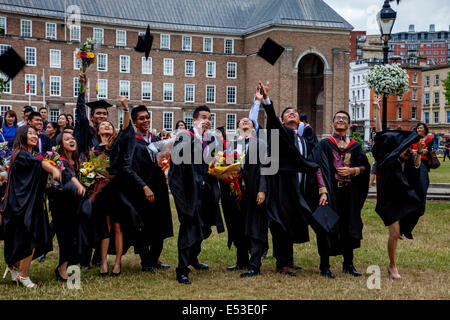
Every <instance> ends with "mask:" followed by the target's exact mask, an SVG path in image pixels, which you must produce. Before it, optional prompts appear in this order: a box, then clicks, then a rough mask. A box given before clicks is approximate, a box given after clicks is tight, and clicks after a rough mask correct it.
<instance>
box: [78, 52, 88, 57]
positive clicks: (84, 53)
mask: <svg viewBox="0 0 450 320" xmlns="http://www.w3.org/2000/svg"><path fill="white" fill-rule="evenodd" d="M80 57H82V58H87V57H88V54H87V52H81V54H80Z"/></svg>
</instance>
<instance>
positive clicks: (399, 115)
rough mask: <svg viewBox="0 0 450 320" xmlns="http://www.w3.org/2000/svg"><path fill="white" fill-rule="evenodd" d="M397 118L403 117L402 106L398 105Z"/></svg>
mask: <svg viewBox="0 0 450 320" xmlns="http://www.w3.org/2000/svg"><path fill="white" fill-rule="evenodd" d="M397 119H398V120H401V119H402V107H398V109H397Z"/></svg>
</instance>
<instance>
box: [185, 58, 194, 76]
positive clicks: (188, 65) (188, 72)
mask: <svg viewBox="0 0 450 320" xmlns="http://www.w3.org/2000/svg"><path fill="white" fill-rule="evenodd" d="M184 76H185V77H195V61H194V60H185V61H184Z"/></svg>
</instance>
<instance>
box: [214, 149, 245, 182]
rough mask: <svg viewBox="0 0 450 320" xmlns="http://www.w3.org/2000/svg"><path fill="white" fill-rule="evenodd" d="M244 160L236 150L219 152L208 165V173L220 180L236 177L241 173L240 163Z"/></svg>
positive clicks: (242, 155) (243, 156)
mask: <svg viewBox="0 0 450 320" xmlns="http://www.w3.org/2000/svg"><path fill="white" fill-rule="evenodd" d="M244 158H245V154H244V153H242V154H239V153H238V152H237V150H231V151H228V152H222V151H219V152H217V153H216V155H215V157H214V160H213V162H211V163H210V164H209V167H208V173H209V174H210V175H213V176H215V177H217V178H220V179H223V178H226V179H228V178H229V177H236V176H237V175H238V174H239V172H240V171H241V163H242V160H243V159H244ZM224 176H225V177H224Z"/></svg>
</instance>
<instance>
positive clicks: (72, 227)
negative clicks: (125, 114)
mask: <svg viewBox="0 0 450 320" xmlns="http://www.w3.org/2000/svg"><path fill="white" fill-rule="evenodd" d="M56 144H57V146H59V150H58V153H59V154H60V156H61V160H62V163H63V165H64V170H63V172H62V177H61V187H60V188H58V189H56V188H51V191H49V198H51V199H49V202H50V211H51V214H52V221H53V223H54V226H55V231H56V238H57V240H58V246H59V264H58V267H57V268H56V269H55V275H56V279H57V280H62V281H65V280H67V279H68V278H69V276H68V274H67V267H68V266H69V265H75V264H78V263H79V262H80V259H81V254H82V249H83V245H82V243H80V242H81V241H82V240H81V239H80V236H81V234H80V232H79V230H80V228H79V227H80V217H79V211H80V210H79V209H80V204H81V200H82V197H83V196H84V194H85V191H86V190H85V188H84V186H83V185H82V184H81V183H80V182H79V181H78V179H77V177H78V169H79V166H80V164H79V159H78V152H77V142H76V140H75V138H74V136H73V135H72V134H71V133H68V132H63V133H61V134H59V135H58V136H57V137H56Z"/></svg>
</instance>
